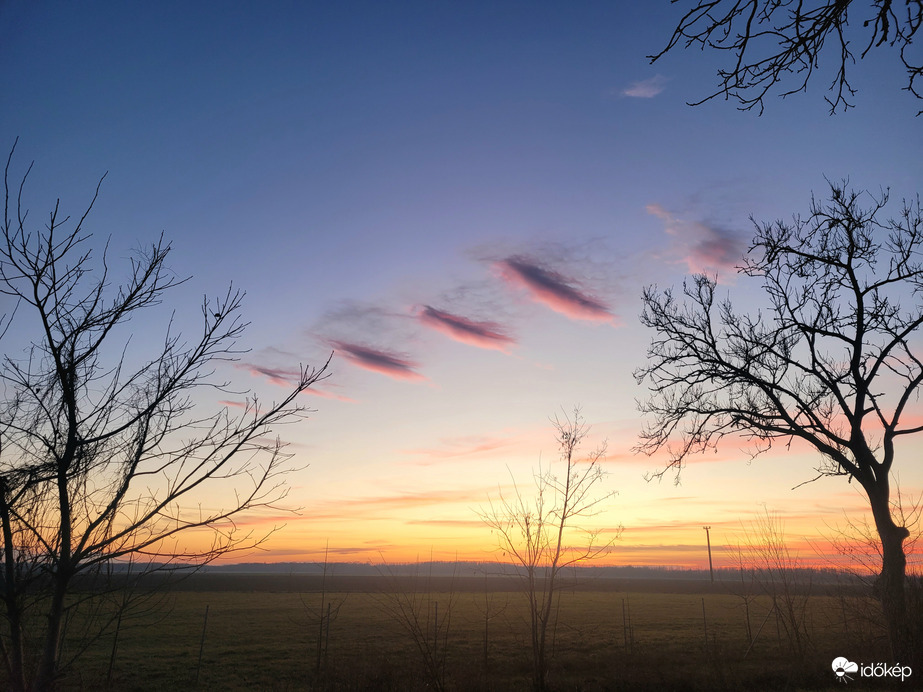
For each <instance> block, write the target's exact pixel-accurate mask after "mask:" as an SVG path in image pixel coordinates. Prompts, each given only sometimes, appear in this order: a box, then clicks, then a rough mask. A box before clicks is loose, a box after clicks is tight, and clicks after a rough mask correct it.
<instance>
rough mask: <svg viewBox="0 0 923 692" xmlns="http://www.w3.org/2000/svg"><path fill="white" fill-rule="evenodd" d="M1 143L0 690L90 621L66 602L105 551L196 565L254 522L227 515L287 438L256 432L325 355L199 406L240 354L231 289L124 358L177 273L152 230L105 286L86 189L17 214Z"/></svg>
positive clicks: (260, 488) (237, 543)
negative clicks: (81, 205)
mask: <svg viewBox="0 0 923 692" xmlns="http://www.w3.org/2000/svg"><path fill="white" fill-rule="evenodd" d="M14 150H15V145H14ZM12 159H13V151H11V152H10V157H9V159H8V160H7V165H6V168H5V171H4V191H5V204H4V215H3V228H2V238H0V293H2V294H4V295H5V296H7V297H8V298H9V299H11V300H12V301H14V303H15V307H14V308H13V309H12V311H11V312H10V313H8V314H7V315H6V316H5V318H4V320H5V324H4V330H3V334H4V338H6V339H9V338H10V337H11V336H13V335H15V338H16V340H17V344H16V348H17V349H18V348H19V346H20V345H21V344H20V340H21V339H22V338H23V337H24V336H25V335H28V334H32V335H33V336H32V337H31V339H29V343H28V344H25V350H24V351H18V350H17V351H7V352H6V354H5V355H4V356H3V360H2V363H0V388H2V396H0V530H2V536H0V539H2V540H0V543H2V554H3V575H2V579H0V583H2V586H0V589H2V598H3V608H4V614H5V617H4V618H3V623H2V627H3V629H2V631H0V632H2V636H0V645H2V646H0V653H2V657H3V661H4V664H5V667H6V672H7V676H8V684H9V686H10V687H11V688H12V689H14V690H23V689H29V688H31V689H36V690H45V689H50V688H51V687H52V686H53V685H54V683H55V679H56V678H57V677H58V676H59V674H60V673H61V671H62V669H63V668H64V667H65V665H66V662H65V661H63V660H62V642H63V641H64V638H65V635H66V632H67V630H68V628H70V630H72V631H74V632H76V633H77V634H78V635H86V636H90V633H89V632H88V631H85V630H86V628H87V626H88V620H87V617H86V616H85V615H84V611H83V610H82V608H83V607H84V606H85V605H86V604H87V603H88V602H90V601H92V600H93V598H94V597H95V596H98V595H100V593H101V590H100V586H101V584H104V583H108V582H105V579H106V577H107V576H110V577H111V576H112V574H113V572H116V573H117V572H119V571H120V567H119V565H120V564H122V565H124V564H127V563H129V562H130V563H131V564H132V569H133V570H134V573H135V574H137V572H138V570H139V569H140V570H142V571H143V570H144V569H147V570H148V571H150V570H157V569H165V568H170V567H173V568H176V567H178V566H183V565H194V564H202V563H204V562H208V561H209V560H212V559H214V558H216V557H218V556H220V555H223V554H226V553H228V552H229V551H233V550H239V549H245V548H250V547H253V546H254V545H257V544H259V543H260V542H261V540H263V539H264V538H265V536H262V535H256V534H253V533H250V532H247V531H239V530H237V526H236V525H235V523H234V518H235V516H236V515H237V514H239V513H240V512H243V511H245V510H251V509H254V508H259V507H271V506H274V504H275V503H276V502H278V501H279V500H281V499H282V498H283V497H284V496H285V494H286V487H285V484H284V474H285V473H286V472H287V471H288V470H290V466H289V465H288V464H287V460H288V457H289V456H290V455H287V454H285V453H284V450H283V448H284V445H283V443H282V442H281V441H280V440H279V439H275V440H272V439H269V438H268V437H267V434H268V433H269V431H270V428H271V427H272V426H274V425H276V424H281V423H285V422H291V421H295V420H298V419H299V418H301V417H303V415H304V414H305V412H306V409H305V408H304V407H302V406H301V405H299V404H297V403H296V399H297V397H298V395H299V394H301V393H302V392H304V391H305V390H306V389H307V388H308V387H310V386H311V385H312V384H314V383H316V382H317V381H318V380H320V379H321V378H322V377H324V372H325V369H326V365H325V366H324V367H322V368H320V369H319V370H318V369H305V368H302V369H301V370H300V375H299V376H298V377H297V378H296V380H295V381H294V382H293V383H292V386H291V388H290V389H289V390H288V391H287V393H286V394H285V395H284V397H283V398H282V399H281V400H280V401H279V402H276V403H272V404H269V405H264V404H263V403H262V402H260V401H258V400H257V398H256V397H255V396H253V397H250V398H249V399H248V401H247V403H246V406H245V407H244V408H243V409H242V412H241V413H239V414H238V415H233V414H232V413H231V412H230V410H229V409H228V407H223V408H221V409H220V410H218V411H216V412H215V413H212V414H205V415H203V414H201V413H199V412H198V408H199V407H197V405H196V402H195V396H196V395H197V393H199V392H200V391H207V390H212V391H214V390H215V389H216V388H217V389H218V390H225V389H226V388H227V383H224V382H221V381H217V380H215V378H214V377H213V375H214V367H215V365H216V364H217V363H218V362H219V361H227V360H234V359H235V357H236V356H237V355H238V354H240V353H242V351H240V350H239V349H238V348H237V347H236V345H235V343H236V340H237V339H238V337H240V336H241V334H242V333H243V331H244V329H245V327H246V324H245V323H244V322H242V321H241V318H240V315H239V313H240V306H241V300H242V298H243V294H242V293H240V292H239V291H235V290H233V289H228V291H227V292H226V293H225V294H224V295H223V296H222V297H219V298H218V299H217V300H209V299H207V298H206V299H205V300H204V302H203V304H202V308H201V312H202V317H201V332H200V333H199V335H198V336H197V337H196V338H195V339H193V340H192V341H190V342H186V341H184V340H183V339H182V338H181V337H180V335H178V334H175V333H173V332H172V331H171V330H170V329H169V328H168V330H167V334H166V336H165V337H164V339H163V341H161V342H160V343H159V345H158V344H157V343H156V342H155V343H154V345H153V354H152V356H149V357H147V358H141V356H140V354H138V353H137V352H136V350H134V349H132V350H129V343H128V342H129V341H130V335H128V330H129V329H130V321H131V319H132V318H133V317H135V318H137V317H138V316H137V314H136V313H138V312H139V311H142V310H145V309H146V308H150V307H153V306H156V305H158V304H160V303H161V301H162V299H163V297H164V294H165V293H166V292H167V291H168V290H169V289H171V288H173V287H175V286H177V285H178V284H179V283H181V281H179V280H177V279H176V278H174V276H173V275H172V274H171V273H170V272H169V271H168V270H167V268H166V265H165V262H166V259H167V256H168V253H169V251H170V247H169V246H168V245H164V244H163V241H162V240H161V241H159V242H157V243H155V244H153V245H152V246H150V247H148V248H146V249H145V250H142V251H139V252H138V253H137V254H136V256H135V257H134V258H132V259H131V261H130V266H129V268H128V272H127V273H128V279H127V282H126V283H124V284H123V285H121V286H119V287H114V286H113V285H112V283H111V280H110V275H109V269H108V265H107V263H106V257H105V253H104V254H103V257H102V261H101V262H99V263H98V264H97V263H94V261H93V256H92V252H91V250H90V248H89V239H90V235H89V234H87V233H85V232H84V230H83V226H84V222H85V220H86V218H87V214H88V213H89V211H90V210H91V209H92V207H93V204H94V203H95V201H96V195H94V197H93V201H91V203H90V204H89V206H88V207H87V210H86V212H85V213H84V214H83V216H82V217H80V218H79V219H77V220H76V221H73V222H71V221H69V218H64V217H62V215H61V214H60V212H59V210H58V205H57V204H56V205H55V208H54V209H53V210H52V212H51V213H50V216H49V217H48V219H47V222H46V224H45V226H44V227H42V226H38V229H37V230H30V225H29V223H28V220H29V219H28V211H27V209H26V208H25V206H24V203H23V188H24V186H25V183H26V179H27V178H28V175H29V171H27V172H26V173H25V175H24V176H23V177H22V179H21V181H20V183H19V186H18V191H17V190H15V189H14V191H13V192H11V190H10V181H9V172H10V165H11V162H12ZM29 170H31V166H30V167H29ZM101 182H102V181H100V183H101ZM98 193H99V186H97V190H96V194H97V195H98ZM67 226H70V230H67V228H66V227H67ZM13 326H15V332H14V331H11V327H13ZM190 533H195V534H197V536H196V537H195V538H193V539H191V540H190V541H186V542H183V541H181V538H182V536H183V535H188V534H190ZM203 533H204V536H205V537H206V538H205V541H206V542H205V545H204V547H197V545H198V544H201V541H202V540H203ZM196 538H197V539H198V542H199V543H198V544H197V542H196V540H195V539H196ZM144 565H146V568H145V567H144ZM78 577H80V578H81V581H80V582H79V583H80V584H81V588H80V589H79V594H78V593H77V591H78V589H77V586H76V585H77V584H78ZM102 592H103V593H104V592H105V590H104V589H103V590H102ZM113 619H114V618H113ZM97 634H98V632H97Z"/></svg>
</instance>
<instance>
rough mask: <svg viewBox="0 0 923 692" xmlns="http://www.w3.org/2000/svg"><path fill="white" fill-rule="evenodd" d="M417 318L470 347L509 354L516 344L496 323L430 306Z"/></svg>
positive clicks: (425, 306)
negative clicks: (473, 318)
mask: <svg viewBox="0 0 923 692" xmlns="http://www.w3.org/2000/svg"><path fill="white" fill-rule="evenodd" d="M417 318H418V319H419V320H420V322H421V323H422V324H424V325H425V326H427V327H429V328H430V329H435V330H436V331H438V332H441V333H442V334H445V335H446V336H448V337H449V338H451V339H454V340H455V341H458V342H461V343H463V344H468V345H470V346H477V347H478V348H487V349H495V350H497V351H503V352H504V353H509V349H510V347H512V346H514V345H515V344H516V341H515V339H513V338H512V337H511V336H510V335H509V334H507V333H506V331H505V330H504V329H503V327H502V326H501V325H499V324H497V323H496V322H479V321H476V320H471V319H468V318H467V317H462V316H461V315H454V314H452V313H449V312H445V311H443V310H437V309H436V308H434V307H432V306H430V305H424V306H423V308H422V309H421V310H420V311H419V313H418V314H417Z"/></svg>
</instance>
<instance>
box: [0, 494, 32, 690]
mask: <svg viewBox="0 0 923 692" xmlns="http://www.w3.org/2000/svg"><path fill="white" fill-rule="evenodd" d="M0 526H2V532H3V534H2V535H3V584H4V590H3V600H4V602H5V605H6V618H7V621H8V622H9V626H10V646H9V650H8V651H4V654H5V659H6V667H7V674H8V675H9V677H10V679H9V685H10V689H12V690H16V691H17V692H18V691H19V690H25V689H26V678H25V668H24V666H23V661H24V658H23V642H22V611H21V609H20V606H19V584H18V581H17V579H16V551H15V548H14V546H13V528H12V524H11V523H10V508H9V505H8V504H7V485H6V480H5V479H4V478H0Z"/></svg>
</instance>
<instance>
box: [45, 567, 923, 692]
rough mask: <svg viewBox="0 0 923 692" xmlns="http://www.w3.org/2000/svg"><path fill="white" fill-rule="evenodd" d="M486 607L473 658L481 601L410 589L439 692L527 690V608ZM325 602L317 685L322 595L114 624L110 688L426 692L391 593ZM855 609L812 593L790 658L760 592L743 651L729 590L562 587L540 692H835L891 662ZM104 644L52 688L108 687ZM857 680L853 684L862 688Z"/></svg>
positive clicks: (182, 596) (243, 598)
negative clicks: (326, 628)
mask: <svg viewBox="0 0 923 692" xmlns="http://www.w3.org/2000/svg"><path fill="white" fill-rule="evenodd" d="M406 584H409V582H405V585H406ZM383 586H385V585H383ZM390 586H391V588H392V589H393V588H394V583H392V584H390ZM406 588H407V589H408V592H409V590H410V586H407V587H406ZM730 588H731V587H730V586H729V587H728V589H725V591H727V590H729V589H730ZM489 596H490V597H491V598H492V608H491V609H492V611H493V612H494V613H497V612H498V611H499V614H496V615H495V617H494V618H493V619H492V620H491V622H490V623H489V627H490V630H489V638H488V656H487V660H486V661H485V655H484V637H485V634H484V629H485V622H484V609H485V598H486V595H485V594H484V593H478V592H477V591H476V590H465V591H461V590H459V591H455V592H453V593H451V594H450V593H448V592H438V593H432V594H422V593H418V594H417V597H418V598H419V599H422V600H424V601H425V600H427V599H428V601H429V603H430V605H429V609H430V610H428V611H427V612H430V613H432V612H433V606H432V603H435V602H438V603H439V604H440V606H439V612H440V620H441V621H442V622H443V623H445V618H446V617H447V616H450V617H451V620H450V623H449V634H448V639H447V643H446V646H445V652H446V665H445V683H446V687H448V688H449V689H456V690H472V691H476V690H509V689H527V688H528V685H529V675H530V648H529V646H530V645H529V628H528V616H527V609H526V605H525V599H524V598H523V597H522V594H519V593H516V592H494V593H492V594H489ZM326 598H327V599H328V600H332V601H333V602H334V604H336V603H337V602H340V601H342V606H341V608H340V610H339V613H338V615H337V617H336V619H335V620H334V621H333V622H332V623H331V625H330V634H329V647H328V651H327V655H326V658H325V659H324V661H323V666H322V670H321V674H320V675H317V674H316V673H315V664H316V651H317V650H316V645H317V637H318V615H319V612H320V601H321V594H319V593H307V594H298V593H285V592H266V591H226V590H222V591H179V592H176V593H175V594H173V595H172V596H171V598H170V603H169V609H167V610H164V611H163V612H161V613H159V615H158V616H157V618H153V617H150V616H149V617H147V618H146V619H143V620H135V621H130V622H126V623H125V624H124V625H123V627H122V629H121V632H120V638H119V646H118V652H117V656H116V660H115V665H114V668H113V674H112V685H111V687H112V689H118V690H171V691H172V692H175V691H177V690H185V689H191V688H193V683H194V681H195V677H196V671H197V668H198V675H199V687H200V688H202V689H221V690H245V689H246V690H253V689H261V690H301V689H322V690H328V689H329V690H365V689H382V690H388V689H393V690H414V689H421V690H422V689H429V688H428V687H427V684H428V680H427V676H426V673H425V667H424V665H423V661H422V659H421V657H420V654H419V652H418V651H417V649H416V648H415V647H414V644H413V642H412V640H411V638H410V637H409V635H408V634H407V633H406V632H405V631H404V630H403V629H402V628H401V627H400V626H399V624H398V623H397V622H396V621H395V619H394V618H393V617H391V616H389V615H388V614H387V613H386V612H385V608H383V605H385V604H387V603H389V602H391V601H389V599H393V595H390V596H389V595H388V593H387V592H378V593H369V592H365V593H349V594H348V595H347V594H345V593H342V592H333V593H328V594H327V596H326ZM844 598H845V597H844ZM344 599H345V600H344ZM703 602H704V611H705V613H704V618H703ZM450 603H451V606H450ZM555 605H556V607H557V604H555ZM867 605H868V603H867V601H866V600H864V599H859V598H856V597H850V598H849V599H848V600H846V601H844V600H843V599H841V598H839V597H836V596H812V597H811V599H810V601H809V602H808V607H807V611H806V618H805V622H806V627H805V631H806V643H805V644H804V647H803V651H802V652H800V654H799V652H798V651H797V650H796V649H795V648H794V647H793V645H792V642H791V639H790V638H789V637H788V636H787V635H786V633H785V631H784V628H783V627H781V626H779V625H778V623H777V621H776V618H775V616H774V615H770V616H769V617H768V618H767V614H768V613H769V612H770V599H769V598H768V597H766V596H760V597H757V598H756V599H754V600H753V601H752V602H751V603H750V621H751V629H752V632H753V633H754V634H755V633H756V631H757V629H758V628H759V627H760V625H761V624H763V629H762V631H761V632H760V634H759V637H758V638H757V639H756V641H755V643H754V644H753V646H752V648H751V649H750V651H749V653H748V652H747V650H748V648H750V646H749V641H748V639H747V628H746V622H745V618H746V614H745V610H744V607H743V599H742V598H740V597H739V596H735V595H733V593H705V594H694V593H638V592H628V593H626V592H620V591H613V590H606V591H602V590H599V591H574V592H571V591H564V592H562V593H561V598H560V607H559V610H558V618H557V622H556V625H555V626H554V629H553V631H552V632H550V633H549V651H553V658H552V660H551V670H550V675H549V682H550V684H551V686H552V688H553V689H560V690H655V689H656V690H669V689H676V690H710V689H728V690H736V689H837V687H836V681H835V679H834V677H833V674H832V670H831V668H830V662H831V661H832V660H833V658H834V657H835V656H838V655H843V656H847V657H850V658H851V660H868V661H871V660H886V658H887V657H886V656H885V654H884V652H883V650H882V648H881V646H882V642H881V640H880V637H879V635H880V630H879V629H878V625H877V624H876V623H873V622H867V621H864V620H863V619H862V618H859V617H857V616H856V614H857V613H858V612H859V611H860V610H863V609H865V608H866V607H867ZM206 606H208V609H209V613H208V623H207V627H206V630H205V644H204V648H203V655H202V661H201V667H200V668H199V667H198V660H199V646H200V642H201V641H202V628H203V621H204V617H205V609H206ZM860 606H861V607H860ZM870 612H871V613H873V614H874V613H875V610H874V608H872V609H871V611H870ZM629 615H630V623H631V628H630V631H629V629H628V616H629ZM706 627H707V635H706ZM112 641H113V639H112V635H111V634H110V635H107V636H106V637H103V638H101V639H100V640H99V642H98V643H97V644H96V645H95V646H93V647H92V648H91V649H90V650H89V651H88V652H87V653H86V654H85V655H84V656H83V657H82V658H81V659H80V660H79V661H78V664H77V665H76V666H75V668H74V669H73V670H72V671H70V672H69V674H68V676H67V678H66V679H65V680H64V681H63V683H64V684H63V687H64V688H65V689H81V688H83V689H104V688H105V683H106V674H107V670H108V666H109V659H110V654H111V650H112V649H111V647H112ZM439 646H440V647H441V646H442V644H440V645H439ZM883 657H884V658H883ZM863 682H865V681H856V683H857V684H851V686H850V689H853V688H854V689H869V688H868V687H867V686H865V687H863V685H862V683H863ZM908 689H910V688H909V687H908Z"/></svg>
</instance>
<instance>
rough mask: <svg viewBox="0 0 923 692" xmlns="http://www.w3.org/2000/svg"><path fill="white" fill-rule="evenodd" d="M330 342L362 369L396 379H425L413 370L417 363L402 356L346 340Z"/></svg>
mask: <svg viewBox="0 0 923 692" xmlns="http://www.w3.org/2000/svg"><path fill="white" fill-rule="evenodd" d="M330 343H331V345H332V346H333V348H334V349H335V350H338V351H342V353H343V355H345V356H346V359H347V360H348V361H349V362H350V363H352V364H353V365H355V366H356V367H359V368H362V369H363V370H370V371H372V372H377V373H379V374H382V375H387V376H388V377H393V378H394V379H397V380H424V379H426V378H425V377H423V375H421V374H420V373H418V372H417V371H416V370H415V368H416V367H417V364H416V363H414V362H413V361H412V360H409V359H407V358H406V357H404V356H401V355H398V354H396V353H391V352H388V351H384V350H381V349H378V348H372V347H370V346H362V345H360V344H355V343H350V342H348V341H331V342H330Z"/></svg>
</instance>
